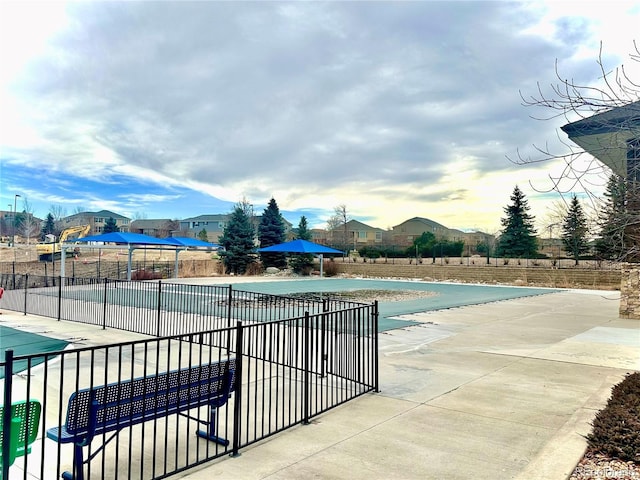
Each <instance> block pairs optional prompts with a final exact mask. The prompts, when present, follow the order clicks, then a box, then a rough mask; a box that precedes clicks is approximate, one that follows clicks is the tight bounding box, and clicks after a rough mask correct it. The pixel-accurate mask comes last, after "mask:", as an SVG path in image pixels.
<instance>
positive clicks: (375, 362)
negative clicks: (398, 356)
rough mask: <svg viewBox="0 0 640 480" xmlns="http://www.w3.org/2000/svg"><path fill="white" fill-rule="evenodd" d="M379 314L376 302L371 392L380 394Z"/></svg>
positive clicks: (374, 306) (374, 303) (376, 302)
mask: <svg viewBox="0 0 640 480" xmlns="http://www.w3.org/2000/svg"><path fill="white" fill-rule="evenodd" d="M379 318H380V312H379V310H378V300H376V301H375V302H373V352H371V354H372V355H373V391H374V392H376V393H380V383H379V370H378V319H379Z"/></svg>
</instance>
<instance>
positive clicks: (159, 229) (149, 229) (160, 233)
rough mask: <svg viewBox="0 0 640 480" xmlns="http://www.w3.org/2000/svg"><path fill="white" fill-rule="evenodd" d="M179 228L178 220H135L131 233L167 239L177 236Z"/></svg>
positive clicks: (130, 229) (130, 226)
mask: <svg viewBox="0 0 640 480" xmlns="http://www.w3.org/2000/svg"><path fill="white" fill-rule="evenodd" d="M179 228H180V224H179V222H178V220H171V219H169V218H158V219H151V220H148V219H141V220H134V221H132V222H131V224H130V225H129V231H130V232H131V233H141V234H143V235H149V236H150V237H156V238H167V237H171V236H173V235H174V234H176V235H177V234H178V232H177V231H178V230H179Z"/></svg>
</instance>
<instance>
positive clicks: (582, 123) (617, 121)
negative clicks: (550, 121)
mask: <svg viewBox="0 0 640 480" xmlns="http://www.w3.org/2000/svg"><path fill="white" fill-rule="evenodd" d="M560 128H561V129H562V131H564V132H565V133H566V134H567V135H569V138H573V137H581V136H585V135H597V134H601V133H612V132H619V131H621V130H634V129H635V130H636V131H637V129H638V128H640V100H638V101H636V102H631V103H629V104H628V105H624V106H621V107H616V108H612V109H611V110H607V111H606V112H602V113H596V114H595V115H592V116H590V117H587V118H583V119H581V120H578V121H576V122H572V123H568V124H566V125H564V126H563V127H560Z"/></svg>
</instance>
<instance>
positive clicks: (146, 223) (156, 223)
mask: <svg viewBox="0 0 640 480" xmlns="http://www.w3.org/2000/svg"><path fill="white" fill-rule="evenodd" d="M171 221H172V220H171V219H169V218H156V219H146V218H145V219H140V220H134V221H133V222H131V226H130V228H157V227H163V226H165V225H166V224H167V223H168V222H171Z"/></svg>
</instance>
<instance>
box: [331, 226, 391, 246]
mask: <svg viewBox="0 0 640 480" xmlns="http://www.w3.org/2000/svg"><path fill="white" fill-rule="evenodd" d="M327 233H328V235H327V237H328V241H329V243H330V244H332V245H334V246H338V248H345V249H353V250H358V248H360V247H363V246H365V245H368V246H372V245H382V243H383V235H384V230H382V229H380V228H376V227H372V226H370V225H367V224H366V223H362V222H359V221H358V220H349V221H348V222H347V223H346V224H344V225H340V226H339V227H336V228H334V229H333V230H331V231H329V232H327Z"/></svg>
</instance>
